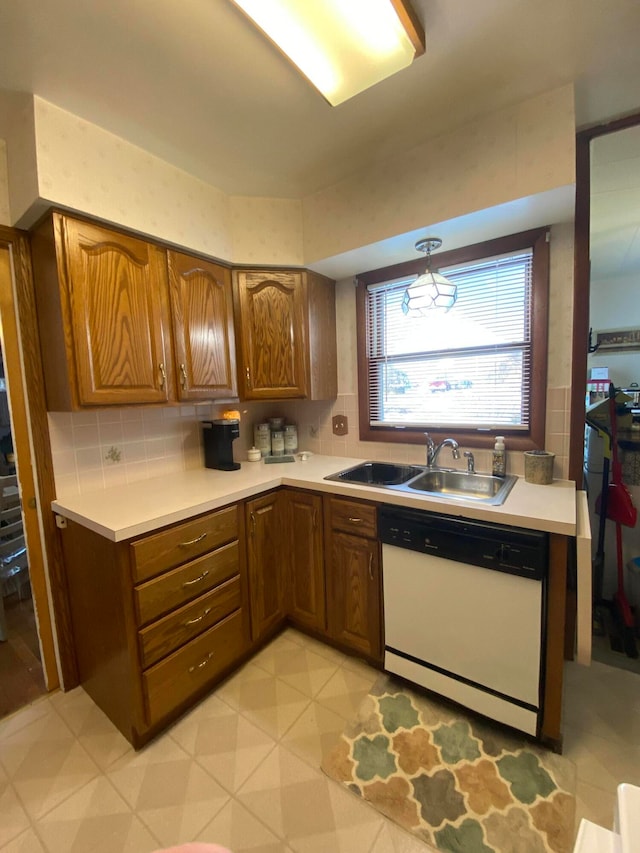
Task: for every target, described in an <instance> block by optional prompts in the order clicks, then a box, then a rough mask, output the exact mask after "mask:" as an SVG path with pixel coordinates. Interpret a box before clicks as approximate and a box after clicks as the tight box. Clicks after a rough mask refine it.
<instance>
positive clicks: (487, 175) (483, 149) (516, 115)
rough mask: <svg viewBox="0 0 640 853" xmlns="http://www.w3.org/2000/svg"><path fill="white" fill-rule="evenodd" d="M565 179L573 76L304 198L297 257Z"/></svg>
mask: <svg viewBox="0 0 640 853" xmlns="http://www.w3.org/2000/svg"><path fill="white" fill-rule="evenodd" d="M573 183H575V113H574V103H573V86H565V87H562V88H560V89H556V90H554V91H553V92H549V93H547V94H545V95H542V96H539V97H537V98H532V99H530V100H528V101H525V102H524V103H522V104H518V105H516V106H515V107H511V108H508V109H503V110H500V111H499V112H496V113H493V114H491V115H488V116H485V117H483V118H481V119H477V120H476V121H474V122H471V123H470V124H468V125H466V126H464V127H461V128H458V129H456V130H455V131H453V132H450V133H447V134H444V135H442V136H439V137H437V138H435V139H431V140H429V141H427V142H425V143H423V144H421V145H419V146H416V147H415V148H413V149H412V150H410V151H408V152H406V153H405V154H403V156H402V158H398V159H396V160H388V159H387V160H385V161H383V162H381V163H377V164H376V165H374V166H371V167H368V168H366V169H363V170H361V171H360V172H357V173H356V174H354V175H352V176H351V177H350V178H349V179H347V180H344V181H342V182H340V183H339V184H336V185H335V186H332V187H329V188H327V189H325V190H323V191H321V192H318V193H315V194H314V195H312V196H309V197H307V198H305V199H304V201H303V213H304V256H305V260H306V263H307V264H309V263H313V262H314V261H317V260H321V259H323V258H326V257H330V256H332V255H335V254H338V253H341V252H346V251H349V250H352V249H355V248H358V247H359V246H366V245H368V244H370V243H374V242H376V241H379V240H384V239H387V238H390V237H394V236H395V235H397V234H403V233H406V232H408V231H411V230H413V229H415V228H422V227H425V226H427V225H431V224H435V223H438V222H445V221H448V220H451V219H455V218H456V217H459V216H462V215H464V214H468V213H471V212H472V211H478V210H486V209H487V208H490V207H493V206H495V205H499V204H503V203H505V202H508V201H511V200H513V199H519V198H526V197H527V196H532V195H535V194H537V193H541V192H544V191H545V190H550V189H554V188H556V187H561V186H566V185H568V184H573Z"/></svg>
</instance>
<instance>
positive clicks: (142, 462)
mask: <svg viewBox="0 0 640 853" xmlns="http://www.w3.org/2000/svg"><path fill="white" fill-rule="evenodd" d="M569 390H570V389H569V388H567V387H561V388H549V389H548V393H547V396H548V401H547V449H548V450H551V451H553V452H555V453H556V460H555V469H554V474H555V476H556V477H566V476H567V470H568V428H567V421H566V418H565V417H564V413H565V411H566V407H567V406H568V399H569ZM235 405H236V406H238V407H239V411H240V437H239V439H237V440H236V441H235V442H234V456H235V458H236V460H237V461H240V462H242V461H244V460H246V458H247V450H248V449H249V448H250V447H251V446H252V445H253V426H254V424H255V423H260V422H262V421H264V420H265V419H266V418H268V417H271V416H274V417H275V416H281V417H284V418H286V420H287V421H288V422H290V423H296V424H297V425H298V449H299V450H309V451H311V452H312V453H322V454H328V455H331V456H342V457H345V456H349V457H355V458H357V459H378V460H382V461H391V462H408V463H414V464H424V461H425V448H424V447H423V446H422V445H417V444H391V443H389V442H382V441H381V442H370V441H360V438H359V426H358V414H357V412H358V397H357V394H355V393H352V394H339V395H338V397H337V398H336V400H333V401H332V400H329V401H313V402H308V401H305V400H291V401H285V402H274V403H249V402H244V403H240V404H235ZM226 408H228V406H224V405H214V404H205V405H202V406H174V407H161V408H149V409H144V408H142V407H141V408H138V409H128V408H127V409H117V408H114V409H109V412H108V413H107V412H104V413H103V412H78V413H72V414H69V413H60V412H54V413H50V414H49V433H50V437H51V448H52V456H53V467H54V474H55V481H56V491H57V494H58V496H59V497H63V496H65V495H75V494H83V493H85V492H89V491H94V490H96V489H102V488H108V487H110V486H118V485H124V484H125V483H133V482H136V481H138V480H144V479H149V478H151V477H160V476H165V475H167V474H171V473H172V472H176V471H183V470H188V469H192V468H199V467H201V466H202V465H203V464H204V458H203V450H202V429H201V426H200V421H203V420H211V419H214V418H218V417H221V416H222V412H223V411H224V409H226ZM337 414H340V415H344V414H347V416H348V418H349V433H348V435H346V436H334V435H333V432H332V424H331V420H332V418H333V416H334V415H337ZM105 438H106V439H107V440H105ZM472 449H473V453H474V456H475V460H476V467H477V469H478V470H479V471H490V470H491V450H479V449H477V448H472ZM118 455H119V458H116V457H118ZM447 464H452V466H454V467H463V466H464V464H465V460H464V459H461V460H459V461H458V462H453V460H451V459H448V460H447ZM507 470H508V472H509V473H513V474H518V475H520V476H522V475H523V473H524V461H523V456H522V453H516V452H513V451H511V452H509V449H508V447H507Z"/></svg>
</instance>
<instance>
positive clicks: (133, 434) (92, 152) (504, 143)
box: [0, 86, 575, 495]
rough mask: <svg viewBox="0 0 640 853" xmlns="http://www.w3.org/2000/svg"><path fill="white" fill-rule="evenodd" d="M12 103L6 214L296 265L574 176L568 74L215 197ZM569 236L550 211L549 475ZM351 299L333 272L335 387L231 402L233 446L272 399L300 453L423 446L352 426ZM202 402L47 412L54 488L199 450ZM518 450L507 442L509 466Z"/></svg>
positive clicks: (48, 112)
mask: <svg viewBox="0 0 640 853" xmlns="http://www.w3.org/2000/svg"><path fill="white" fill-rule="evenodd" d="M14 115H15V116H17V118H16V122H15V126H14V130H15V129H16V128H17V130H19V131H20V133H19V134H18V136H16V133H17V131H16V132H15V133H14V135H13V136H11V138H10V139H8V152H9V175H10V178H11V187H10V189H11V196H10V203H11V215H12V221H14V222H15V221H16V217H19V218H21V224H23V225H24V224H28V222H29V219H30V218H33V217H34V216H35V215H36V213H37V212H39V210H40V209H41V208H42V205H43V204H44V203H46V204H50V203H55V204H57V205H62V206H66V207H69V208H71V209H77V210H80V211H83V212H87V213H90V214H92V215H94V216H97V217H99V218H102V219H105V220H107V221H113V222H116V223H118V224H121V225H123V226H126V227H129V228H132V229H134V230H137V231H139V232H141V233H144V234H149V235H151V236H154V237H158V238H160V239H163V240H166V241H168V242H173V243H177V244H178V245H181V246H184V247H185V248H187V249H189V248H190V249H193V250H196V251H200V252H203V253H206V254H209V255H211V256H214V257H217V258H220V259H222V260H226V261H233V262H236V263H246V264H252V263H253V264H270V265H278V264H281V265H303V264H309V263H311V262H312V261H313V260H315V259H322V258H324V257H328V256H332V255H335V254H338V253H340V252H343V251H347V250H350V249H353V248H357V247H360V246H363V245H369V244H371V243H372V242H374V241H376V240H379V239H383V238H386V237H388V236H390V235H392V236H393V235H398V234H400V233H403V232H405V231H408V230H411V229H414V228H419V227H423V226H424V224H425V222H426V223H428V222H434V221H441V220H444V219H452V218H455V217H457V216H460V215H462V214H466V213H469V212H470V211H473V210H480V209H486V208H488V207H491V206H493V205H496V204H500V203H504V202H507V201H510V200H513V199H519V198H522V196H523V195H531V194H535V193H542V192H545V191H547V190H549V189H552V188H554V187H558V186H566V185H567V184H570V183H572V182H573V180H574V142H575V137H574V113H573V89H572V87H571V86H568V87H563V88H561V89H558V90H555V91H554V92H551V93H548V94H546V95H544V96H541V97H538V98H534V99H531V100H529V101H527V102H525V103H523V104H520V105H517V106H515V107H513V108H510V109H506V110H502V111H500V112H498V113H495V114H493V115H491V116H487V117H485V118H483V119H480V120H478V121H475V122H473V123H471V124H469V125H467V126H466V127H464V128H461V129H459V130H458V131H456V132H455V133H450V134H447V135H445V136H442V137H439V138H438V139H435V140H432V141H430V142H429V143H426V144H425V145H421V146H418V147H416V148H414V149H413V151H411V152H409V153H408V155H407V156H406V157H403V158H402V160H398V161H385V162H384V163H380V164H379V165H378V167H377V168H372V169H367V170H363V171H362V172H360V173H358V174H356V175H354V176H352V177H351V178H350V179H348V180H346V181H343V182H341V183H340V184H338V185H336V186H334V187H331V188H328V189H327V190H325V191H324V192H322V193H318V194H316V195H314V196H312V197H310V198H307V199H303V200H299V199H265V198H248V197H240V196H238V197H230V196H226V195H225V194H224V193H222V192H221V191H219V190H218V189H216V188H215V187H211V186H209V185H206V184H204V183H203V182H201V181H199V180H197V179H196V178H194V177H193V176H191V175H188V174H187V173H185V172H183V171H181V170H179V169H176V168H175V167H173V166H171V165H170V164H168V163H165V162H163V161H161V160H159V159H158V158H156V157H152V156H151V155H150V154H148V153H147V152H145V151H143V150H142V149H140V148H137V147H136V146H133V145H131V144H130V143H127V142H125V141H124V140H122V139H119V138H118V137H116V136H114V135H113V134H110V133H108V132H106V131H104V130H102V129H101V128H99V127H97V126H95V125H92V124H90V123H88V122H86V121H84V120H82V119H80V118H78V117H77V116H74V115H72V114H70V113H68V112H66V111H64V110H61V109H59V108H58V107H56V106H54V105H53V104H50V103H47V102H46V101H44V100H42V99H41V98H37V97H36V98H33V99H32V102H31V113H30V112H29V109H28V108H27V106H26V105H25V101H24V100H23V99H21V100H20V102H19V103H18V104H17V105H16V106H15V108H14ZM18 119H19V120H18ZM30 122H31V124H32V125H33V139H32V140H31V141H30V140H29V138H28V137H29V127H30ZM0 129H2V128H1V126H0ZM18 137H19V138H21V139H23V138H25V137H26V139H27V143H29V144H30V145H31V146H32V148H33V149H34V151H33V152H32V151H30V148H29V144H27V145H26V146H25V147H24V149H23V151H22V155H21V158H20V157H18V158H17V159H16V158H14V161H13V164H12V158H11V153H12V150H13V148H14V146H15V141H16V139H17V138H18ZM14 185H15V186H16V187H17V188H18V189H17V191H15V192H14V190H13V187H14ZM34 186H35V192H34ZM572 251H573V249H572V231H571V226H556V227H555V228H554V232H553V242H552V294H551V300H552V319H551V342H550V352H549V359H550V369H549V390H548V404H549V405H548V415H547V437H548V444H547V449H550V450H554V451H555V452H556V453H557V455H558V458H557V460H556V473H557V474H558V475H560V474H562V473H563V472H564V471H565V470H566V453H567V449H566V445H567V433H568V424H567V417H568V416H567V412H568V387H569V385H570V326H571V320H570V318H571V309H572V306H571V292H572ZM354 312H355V308H354V302H353V289H352V286H351V284H350V283H349V282H341V283H340V285H339V287H338V312H337V322H338V340H339V366H340V387H339V391H340V393H339V396H338V399H337V400H336V401H335V402H327V403H304V402H300V403H295V402H291V403H288V404H278V405H272V406H265V405H262V406H257V405H250V404H247V405H245V406H243V429H242V438H241V440H240V441H238V442H236V445H237V452H238V454H239V455H242V454H243V452H244V450H245V449H246V447H248V446H249V444H250V443H251V442H250V434H251V429H250V428H247V427H246V426H245V424H247V425H249V424H252V423H253V422H254V421H255V420H259V419H261V418H262V417H263V416H264V415H265V414H284V415H285V416H287V417H289V418H290V419H292V420H295V421H296V422H297V423H298V424H299V428H300V436H301V438H300V443H301V446H304V447H306V448H307V449H310V450H312V451H314V452H322V453H333V454H336V455H352V456H358V457H375V458H381V459H386V458H392V459H398V460H407V461H421V460H422V458H423V452H422V448H420V447H416V446H413V445H389V444H387V443H381V444H375V443H360V442H359V440H358V438H357V397H356V388H357V384H356V381H355V376H356V374H355V367H354V358H355V348H354V329H355V325H354V316H355V315H354ZM568 332H569V334H568ZM333 413H340V414H347V415H348V417H349V419H350V432H349V435H348V436H346V437H344V438H336V437H335V436H333V435H332V432H331V416H332V414H333ZM215 414H216V407H212V406H206V407H197V409H196V408H195V407H175V408H171V407H167V408H164V409H126V410H124V409H123V410H109V411H105V412H99V413H98V412H95V413H92V412H88V413H82V414H73V415H71V414H67V415H60V414H54V415H51V419H50V429H51V437H52V449H53V452H54V465H55V473H56V483H57V487H58V489H59V493H60V494H61V495H62V494H64V493H65V492H68V491H71V492H75V493H77V492H83V491H86V490H90V489H93V488H96V487H97V488H101V487H103V486H106V485H118V484H121V483H124V482H130V481H131V480H133V479H139V478H144V477H149V476H155V475H158V474H165V473H170V472H171V470H177V469H181V468H184V467H186V468H189V467H193V466H196V465H200V464H201V456H200V449H199V442H200V435H199V432H200V427H199V420H202V419H207V418H209V417H212V416H215ZM111 448H115V450H111ZM478 456H479V459H478V467H479V468H481V469H485V470H486V469H487V468H488V467H489V466H488V454H487V459H486V460H485V459H483V458H482V454H480V453H479V454H478ZM520 462H521V458H520V456H519V455H516V454H511V457H510V464H511V466H512V470H515V471H516V473H518V472H519V470H518V469H519V467H520Z"/></svg>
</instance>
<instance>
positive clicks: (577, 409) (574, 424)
mask: <svg viewBox="0 0 640 853" xmlns="http://www.w3.org/2000/svg"><path fill="white" fill-rule="evenodd" d="M638 124H640V112H634V113H632V114H630V115H627V116H623V117H621V118H617V119H614V120H613V121H609V122H606V123H604V124H598V125H595V126H594V127H588V128H585V129H584V130H581V131H579V132H578V133H577V134H576V213H575V239H574V266H573V343H572V367H571V403H570V407H571V434H570V437H569V479H570V480H575V482H576V484H577V485H578V486H579V487H581V485H582V467H583V459H584V415H585V408H584V395H585V394H586V389H587V341H588V338H589V297H590V289H591V282H590V264H589V249H590V240H589V224H590V201H591V168H590V167H591V160H590V147H591V140H592V139H596V138H597V137H598V136H605V135H606V134H609V133H615V132H616V131H618V130H626V129H627V128H629V127H635V126H636V125H638Z"/></svg>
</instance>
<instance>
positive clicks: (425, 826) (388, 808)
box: [322, 675, 576, 853]
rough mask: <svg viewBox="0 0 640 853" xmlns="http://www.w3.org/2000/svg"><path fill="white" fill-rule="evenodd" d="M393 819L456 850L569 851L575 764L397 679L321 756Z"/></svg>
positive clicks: (375, 693) (379, 689) (386, 683)
mask: <svg viewBox="0 0 640 853" xmlns="http://www.w3.org/2000/svg"><path fill="white" fill-rule="evenodd" d="M322 769H323V770H324V772H325V773H326V774H327V775H328V776H329V777H331V778H332V779H335V780H337V781H338V782H341V783H343V784H344V785H346V786H347V787H348V788H349V789H350V790H351V791H353V792H354V793H355V794H357V795H358V796H360V797H362V798H363V799H365V800H367V801H368V802H369V803H371V805H373V806H375V808H377V809H378V810H379V811H380V812H382V813H383V814H385V815H386V816H387V817H389V818H391V819H392V820H394V821H396V823H399V824H400V825H401V826H403V827H404V828H405V829H408V830H410V831H411V832H413V833H415V835H417V836H418V837H419V838H421V839H422V840H423V841H425V842H426V843H427V844H430V845H431V846H432V847H437V848H438V849H440V850H442V851H447V853H494V851H495V853H570V851H571V850H572V847H573V841H574V835H575V832H574V821H575V796H574V791H575V776H576V772H575V767H574V765H573V763H572V762H571V761H569V760H568V759H566V758H563V757H562V756H560V755H555V754H554V753H552V752H549V751H548V750H545V749H543V748H541V747H538V746H537V745H535V744H533V743H531V742H530V741H528V740H526V739H525V738H520V737H518V736H517V734H516V735H514V734H512V733H511V732H510V731H508V730H506V729H504V728H502V727H501V726H497V725H493V724H491V723H489V722H487V721H484V720H481V719H479V718H477V717H475V716H473V715H471V714H469V715H468V716H466V715H464V712H462V711H460V709H458V708H454V707H453V706H449V705H448V704H446V703H444V702H443V703H438V702H437V701H435V700H432V699H430V698H427V697H426V695H423V694H421V693H418V692H413V691H412V690H409V689H408V688H407V687H406V686H405V685H404V684H401V683H400V682H398V681H395V680H394V679H393V678H391V677H390V676H388V675H382V676H380V678H379V679H378V680H377V681H376V683H375V684H374V686H373V688H372V689H371V693H370V694H369V695H368V696H367V698H366V699H365V700H364V702H363V704H362V706H361V707H360V709H359V711H358V714H357V717H356V719H355V720H354V721H353V722H352V723H349V724H348V725H347V728H346V730H345V731H344V733H343V734H342V735H341V736H340V740H339V741H338V743H337V745H336V746H335V747H334V748H333V749H332V750H331V752H329V753H328V754H327V755H325V757H324V758H323V761H322Z"/></svg>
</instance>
